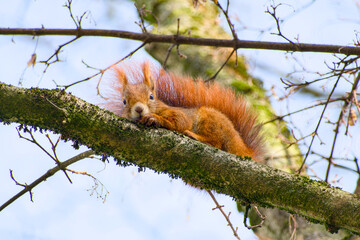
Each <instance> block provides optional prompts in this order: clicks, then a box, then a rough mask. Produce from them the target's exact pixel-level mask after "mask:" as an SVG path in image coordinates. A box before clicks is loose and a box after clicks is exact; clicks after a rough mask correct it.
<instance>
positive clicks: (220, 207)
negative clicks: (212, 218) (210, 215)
mask: <svg viewBox="0 0 360 240" xmlns="http://www.w3.org/2000/svg"><path fill="white" fill-rule="evenodd" d="M206 191H207V192H208V193H209V195H210V197H211V198H212V200H213V201H214V203H215V205H216V207H215V208H213V210H215V209H219V211H220V212H221V214H222V215H223V216H224V217H225V219H226V221H227V222H228V226H229V227H230V228H231V230H232V231H233V233H234V236H235V237H236V238H237V239H239V240H240V237H239V235H238V234H237V230H238V228H236V229H235V228H234V226H233V225H232V223H231V221H230V218H229V216H230V213H231V212H230V213H229V214H228V215H226V213H225V212H224V210H223V209H222V208H223V207H224V206H221V205H220V204H219V203H218V201H217V200H216V198H215V196H214V194H212V192H211V191H210V190H206Z"/></svg>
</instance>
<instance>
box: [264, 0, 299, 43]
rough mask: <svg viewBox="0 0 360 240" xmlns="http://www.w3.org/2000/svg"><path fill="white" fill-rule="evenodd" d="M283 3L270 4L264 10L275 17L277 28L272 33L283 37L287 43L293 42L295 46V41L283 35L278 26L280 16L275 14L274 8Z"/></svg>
mask: <svg viewBox="0 0 360 240" xmlns="http://www.w3.org/2000/svg"><path fill="white" fill-rule="evenodd" d="M282 5H283V4H281V3H280V4H278V5H276V6H274V5H271V6H270V8H271V9H269V8H267V10H266V11H265V12H266V13H268V14H270V16H272V17H273V18H274V19H275V22H276V27H277V30H278V33H274V34H275V35H278V36H280V37H282V38H284V39H285V40H286V41H288V42H289V43H291V44H293V45H294V46H295V47H298V46H297V44H296V43H294V42H293V41H291V40H290V39H289V38H287V37H285V35H284V34H283V33H282V32H281V28H280V18H279V17H278V16H276V9H277V8H278V7H279V6H282Z"/></svg>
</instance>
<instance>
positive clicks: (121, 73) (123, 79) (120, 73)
mask: <svg viewBox="0 0 360 240" xmlns="http://www.w3.org/2000/svg"><path fill="white" fill-rule="evenodd" d="M113 69H114V71H115V76H116V79H117V80H118V81H119V82H120V83H121V84H122V85H127V84H128V83H129V80H128V78H127V76H126V72H125V69H124V68H123V67H120V66H115V67H114V68H113Z"/></svg>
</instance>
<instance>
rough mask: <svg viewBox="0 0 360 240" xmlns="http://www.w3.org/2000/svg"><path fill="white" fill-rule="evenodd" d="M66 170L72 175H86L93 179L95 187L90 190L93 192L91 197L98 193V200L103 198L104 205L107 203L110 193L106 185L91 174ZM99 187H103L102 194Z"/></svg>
mask: <svg viewBox="0 0 360 240" xmlns="http://www.w3.org/2000/svg"><path fill="white" fill-rule="evenodd" d="M66 170H67V171H69V172H71V173H74V174H80V175H84V176H88V177H90V178H92V179H93V181H94V186H93V187H92V189H91V190H90V191H91V192H90V196H91V195H93V194H94V193H96V195H97V198H101V199H102V200H103V203H104V202H105V201H106V198H107V196H108V194H109V191H108V190H107V189H106V187H105V185H104V184H103V183H102V182H101V181H100V180H99V179H97V178H96V177H94V176H93V175H91V174H90V173H87V172H79V171H75V170H72V169H66ZM99 186H101V191H100V192H99V191H98V188H99ZM104 192H105V193H104Z"/></svg>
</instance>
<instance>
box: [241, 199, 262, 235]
mask: <svg viewBox="0 0 360 240" xmlns="http://www.w3.org/2000/svg"><path fill="white" fill-rule="evenodd" d="M252 207H253V208H254V209H255V211H256V214H257V215H258V216H259V217H260V219H261V221H260V223H259V224H256V225H253V226H249V225H247V223H246V220H247V218H248V214H249V210H250V208H251V204H249V205H247V206H246V209H245V214H244V226H245V227H246V228H248V229H254V228H259V227H261V226H262V225H263V224H264V221H265V219H266V217H265V216H263V215H262V214H261V213H260V211H259V209H258V208H257V206H252Z"/></svg>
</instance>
